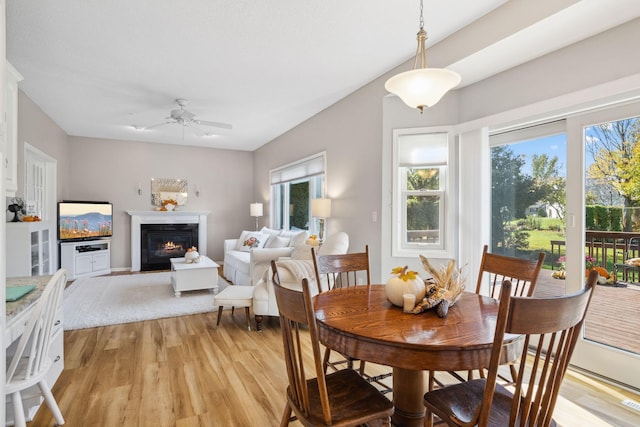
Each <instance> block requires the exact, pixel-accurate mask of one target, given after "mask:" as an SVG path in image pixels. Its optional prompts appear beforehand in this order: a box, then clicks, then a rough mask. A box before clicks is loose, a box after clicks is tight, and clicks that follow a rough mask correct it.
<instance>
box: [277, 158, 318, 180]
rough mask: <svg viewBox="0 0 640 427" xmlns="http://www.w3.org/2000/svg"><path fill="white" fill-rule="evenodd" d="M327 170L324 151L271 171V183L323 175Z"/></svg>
mask: <svg viewBox="0 0 640 427" xmlns="http://www.w3.org/2000/svg"><path fill="white" fill-rule="evenodd" d="M324 170H325V157H324V153H320V154H317V155H314V156H311V157H307V158H306V159H303V160H300V161H299V162H295V163H291V164H289V165H286V166H282V167H280V168H277V169H273V170H272V171H271V185H275V184H282V183H285V182H291V181H297V180H301V179H305V178H310V177H312V176H317V175H322V174H324Z"/></svg>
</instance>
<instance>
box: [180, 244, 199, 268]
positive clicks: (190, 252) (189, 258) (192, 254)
mask: <svg viewBox="0 0 640 427" xmlns="http://www.w3.org/2000/svg"><path fill="white" fill-rule="evenodd" d="M184 261H185V262H186V263H187V264H191V263H194V262H200V254H199V253H198V248H196V247H195V246H192V247H190V248H189V249H187V252H186V253H185V254H184Z"/></svg>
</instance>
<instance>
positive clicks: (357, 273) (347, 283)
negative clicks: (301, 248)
mask: <svg viewBox="0 0 640 427" xmlns="http://www.w3.org/2000/svg"><path fill="white" fill-rule="evenodd" d="M311 253H312V257H311V258H312V259H313V266H314V269H315V272H316V281H317V283H318V291H319V292H326V291H328V290H330V289H334V288H342V287H351V286H356V285H358V280H359V279H360V281H361V283H362V284H366V285H369V284H371V273H370V269H369V246H368V245H367V246H365V251H364V252H357V253H348V254H340V255H318V254H317V253H316V251H315V248H311Z"/></svg>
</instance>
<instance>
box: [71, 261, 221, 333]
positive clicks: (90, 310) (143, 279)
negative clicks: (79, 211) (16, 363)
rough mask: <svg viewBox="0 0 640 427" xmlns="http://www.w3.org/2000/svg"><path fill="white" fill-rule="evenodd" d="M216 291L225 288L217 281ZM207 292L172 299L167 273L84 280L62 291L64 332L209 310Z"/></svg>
mask: <svg viewBox="0 0 640 427" xmlns="http://www.w3.org/2000/svg"><path fill="white" fill-rule="evenodd" d="M218 285H219V291H222V289H224V288H225V287H226V286H227V283H226V282H225V281H224V279H222V278H220V280H219V281H218ZM213 310H214V307H213V294H212V293H211V292H210V291H208V290H200V291H187V292H182V295H181V296H180V298H176V296H175V294H174V292H173V287H172V286H171V273H170V272H162V273H146V274H127V275H116V276H100V277H85V278H80V279H77V280H76V281H74V282H73V283H72V284H71V285H70V286H69V287H68V288H66V289H65V291H64V330H65V331H69V330H73V329H84V328H93V327H96V326H106V325H117V324H121V323H130V322H139V321H143V320H151V319H160V318H163V317H174V316H183V315H187V314H196V313H205V312H208V311H213Z"/></svg>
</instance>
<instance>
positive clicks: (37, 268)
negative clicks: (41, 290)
mask: <svg viewBox="0 0 640 427" xmlns="http://www.w3.org/2000/svg"><path fill="white" fill-rule="evenodd" d="M6 225H7V227H6V229H7V245H6V251H7V277H21V276H42V275H45V274H53V266H52V265H51V263H52V261H51V254H52V239H51V237H52V236H51V232H52V230H51V224H49V222H48V221H38V222H7V224H6Z"/></svg>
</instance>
